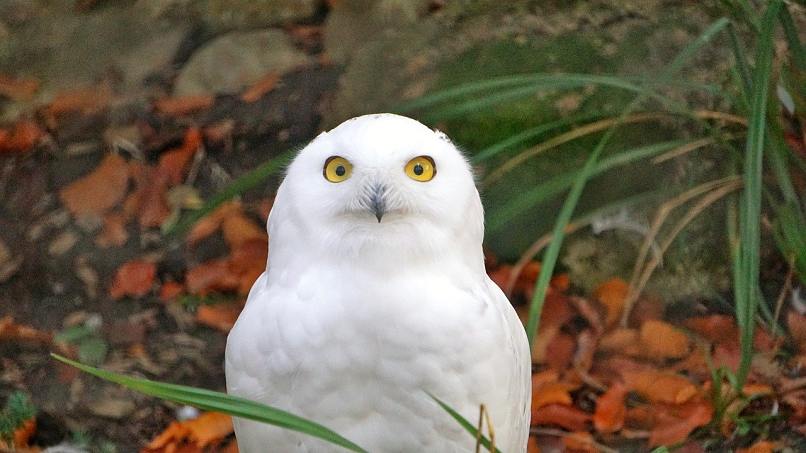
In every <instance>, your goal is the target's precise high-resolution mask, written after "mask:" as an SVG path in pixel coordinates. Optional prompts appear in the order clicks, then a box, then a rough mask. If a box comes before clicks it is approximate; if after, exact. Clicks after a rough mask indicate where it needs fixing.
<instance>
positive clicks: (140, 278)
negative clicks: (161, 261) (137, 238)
mask: <svg viewBox="0 0 806 453" xmlns="http://www.w3.org/2000/svg"><path fill="white" fill-rule="evenodd" d="M156 274H157V265H156V264H154V263H152V262H149V261H143V260H132V261H129V262H127V263H124V264H123V265H122V266H120V267H119V268H118V270H117V272H116V273H115V278H114V280H113V281H112V286H111V287H110V288H109V295H110V296H111V297H112V298H113V299H115V300H117V299H120V298H122V297H124V296H129V297H134V298H140V297H143V296H145V295H146V294H148V292H149V291H151V286H152V285H153V284H154V277H155V276H156Z"/></svg>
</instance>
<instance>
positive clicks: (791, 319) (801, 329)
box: [786, 310, 806, 352]
mask: <svg viewBox="0 0 806 453" xmlns="http://www.w3.org/2000/svg"><path fill="white" fill-rule="evenodd" d="M786 325H787V327H788V328H789V335H790V336H791V337H792V341H794V343H795V344H796V345H798V349H799V350H800V352H806V315H802V314H800V313H798V312H796V311H795V310H789V313H787V314H786Z"/></svg>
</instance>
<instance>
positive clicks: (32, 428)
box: [14, 417, 36, 447]
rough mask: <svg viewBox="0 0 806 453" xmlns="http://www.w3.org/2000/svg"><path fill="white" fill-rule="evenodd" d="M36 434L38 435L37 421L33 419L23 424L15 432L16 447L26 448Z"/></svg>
mask: <svg viewBox="0 0 806 453" xmlns="http://www.w3.org/2000/svg"><path fill="white" fill-rule="evenodd" d="M34 433H36V419H35V418H33V417H32V418H29V419H28V420H25V421H24V422H22V425H20V426H19V427H18V428H17V429H16V430H15V431H14V445H16V446H17V447H26V446H27V445H28V443H29V442H30V441H31V437H33V435H34Z"/></svg>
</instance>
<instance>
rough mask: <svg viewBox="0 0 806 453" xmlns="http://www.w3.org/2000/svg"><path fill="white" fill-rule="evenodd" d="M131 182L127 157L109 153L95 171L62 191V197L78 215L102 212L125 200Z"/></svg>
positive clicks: (71, 210) (60, 196)
mask: <svg viewBox="0 0 806 453" xmlns="http://www.w3.org/2000/svg"><path fill="white" fill-rule="evenodd" d="M128 185H129V170H128V165H127V164H126V160H125V159H123V158H122V157H120V156H119V155H117V154H115V153H109V154H107V155H106V157H104V159H103V160H102V161H101V163H100V165H98V167H97V168H96V169H95V170H93V171H92V172H90V173H89V174H87V175H86V176H84V177H82V178H80V179H78V180H76V181H74V182H72V183H71V184H70V185H68V186H67V187H65V188H63V189H62V190H60V191H59V198H61V200H62V202H63V203H64V205H65V206H66V207H67V209H68V210H69V211H70V212H71V213H72V214H73V216H75V217H79V216H82V215H86V214H95V215H102V214H103V213H104V211H106V210H107V209H109V208H111V207H113V206H115V205H117V204H118V203H120V202H121V201H122V200H123V197H124V196H125V195H126V189H127V188H128Z"/></svg>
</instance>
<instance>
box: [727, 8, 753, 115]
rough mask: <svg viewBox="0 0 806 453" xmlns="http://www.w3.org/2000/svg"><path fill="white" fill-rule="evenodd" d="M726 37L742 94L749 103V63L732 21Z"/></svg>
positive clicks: (750, 86)
mask: <svg viewBox="0 0 806 453" xmlns="http://www.w3.org/2000/svg"><path fill="white" fill-rule="evenodd" d="M728 37H729V38H730V47H731V50H732V51H733V58H734V59H735V60H736V72H737V73H738V74H739V80H740V81H741V85H742V94H743V97H744V101H745V104H747V105H749V104H750V101H749V97H750V92H751V91H752V89H753V83H752V81H751V79H750V65H748V64H747V57H746V56H745V54H744V47H743V46H742V41H741V39H740V38H739V34H738V33H737V32H736V26H735V25H733V23H730V24H728Z"/></svg>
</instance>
